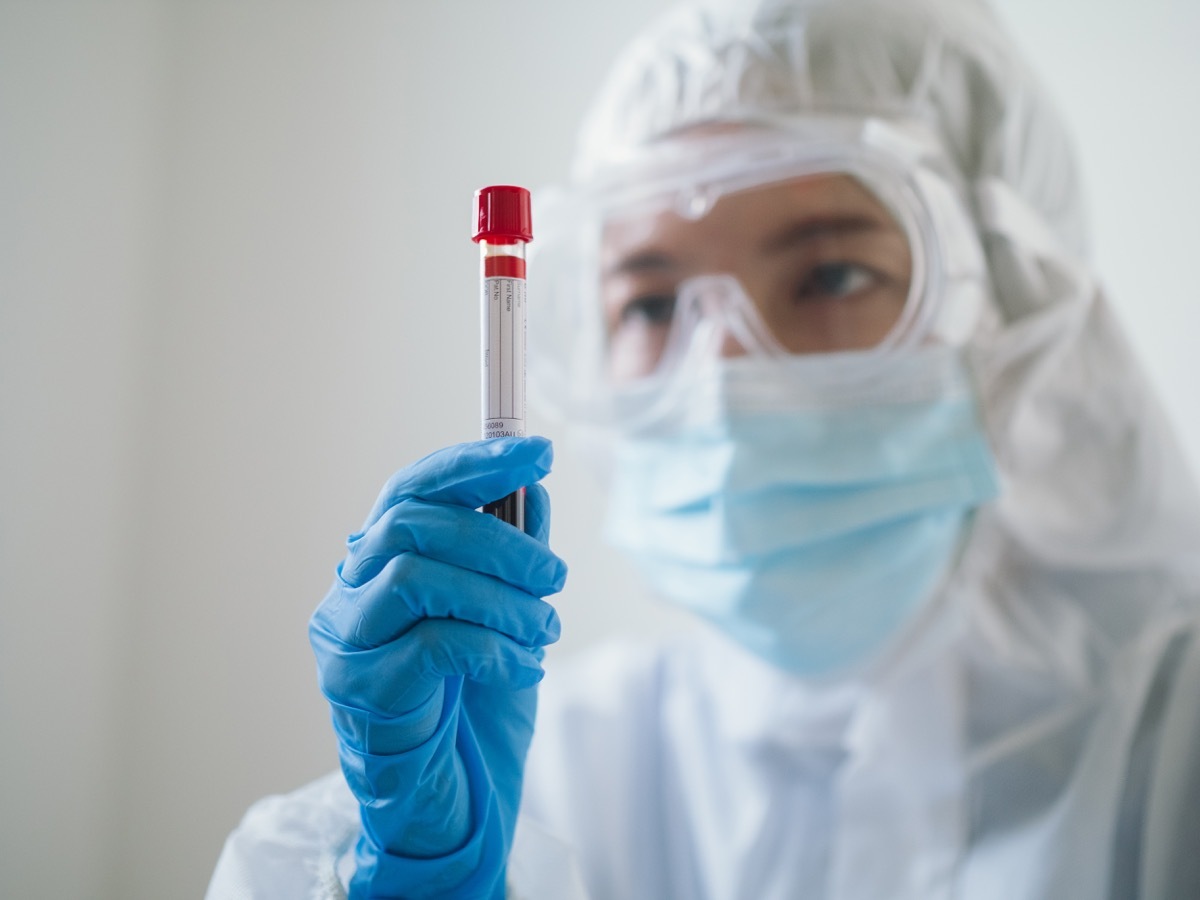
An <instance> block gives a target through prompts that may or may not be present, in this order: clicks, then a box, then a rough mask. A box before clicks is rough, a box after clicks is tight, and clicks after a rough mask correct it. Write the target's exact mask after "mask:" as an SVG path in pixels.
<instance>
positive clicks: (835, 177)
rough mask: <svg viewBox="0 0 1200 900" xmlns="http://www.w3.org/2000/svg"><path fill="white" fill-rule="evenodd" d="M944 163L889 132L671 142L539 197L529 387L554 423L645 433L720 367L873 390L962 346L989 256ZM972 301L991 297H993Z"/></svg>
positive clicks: (801, 130) (764, 132)
mask: <svg viewBox="0 0 1200 900" xmlns="http://www.w3.org/2000/svg"><path fill="white" fill-rule="evenodd" d="M946 171H947V169H946V167H945V166H943V165H941V163H940V157H938V155H937V152H936V146H935V145H934V144H933V143H932V142H931V141H929V140H928V139H926V138H924V136H923V133H922V132H920V131H919V130H917V131H915V132H909V131H906V130H905V129H903V128H900V127H897V126H896V125H895V124H894V123H890V122H884V121H882V120H879V119H869V118H868V119H863V118H830V119H814V120H810V121H807V122H805V123H804V124H803V125H802V126H798V125H795V124H792V125H789V126H788V127H786V128H785V127H779V126H758V125H756V126H749V125H739V126H736V127H726V128H722V129H719V130H711V131H699V130H698V131H695V132H690V133H688V134H686V135H682V136H679V137H676V138H672V139H669V140H663V141H660V142H657V143H655V144H653V145H651V146H649V147H647V148H645V149H644V150H642V151H640V152H639V154H638V155H637V156H636V158H631V159H629V160H628V161H626V162H625V163H623V164H622V165H619V166H616V167H614V168H613V169H612V170H610V171H609V172H608V173H607V174H606V175H605V176H604V177H601V178H598V179H595V180H594V181H593V182H592V183H591V184H589V185H588V186H587V187H586V188H584V189H576V190H574V191H572V192H562V193H559V194H551V195H549V196H547V195H546V194H543V195H542V196H541V197H538V198H536V202H537V208H536V209H535V219H536V221H537V222H538V227H539V239H538V241H536V242H535V244H534V247H535V248H536V250H535V255H534V257H533V259H532V260H531V276H530V298H531V299H530V318H529V325H528V328H529V346H530V349H529V369H530V376H531V385H530V386H531V388H532V391H533V393H534V394H535V397H536V398H537V399H539V400H540V401H541V403H542V405H543V406H548V407H550V408H551V410H552V411H556V412H558V414H559V415H561V416H562V417H564V418H566V419H568V420H573V421H576V422H590V423H592V424H595V425H600V426H618V427H623V428H635V429H637V428H642V427H646V426H652V425H653V424H654V422H655V421H656V420H659V419H661V418H663V417H664V416H667V415H669V413H670V408H671V406H672V404H674V403H676V402H677V400H678V398H679V397H681V396H683V395H684V394H686V391H687V388H688V385H689V384H692V383H695V382H696V381H697V379H698V377H699V375H700V374H701V373H702V372H704V371H705V370H709V369H711V368H712V367H713V366H714V364H716V363H717V362H718V361H720V360H728V359H730V358H735V357H743V356H751V357H756V358H762V359H778V360H780V361H781V362H785V363H786V365H787V366H788V367H789V368H791V369H800V370H803V371H804V373H805V375H804V376H803V377H809V378H812V379H816V380H820V379H834V380H838V379H840V380H845V379H853V378H861V377H864V376H868V377H869V376H871V375H872V374H873V373H875V374H877V373H878V367H879V366H880V365H883V364H886V361H887V360H888V359H890V358H893V357H894V356H895V355H896V354H900V353H904V352H905V351H906V350H908V349H910V348H912V347H914V346H917V345H919V344H921V343H924V342H927V341H930V340H941V341H947V342H961V340H962V339H963V338H964V336H965V333H966V332H967V331H969V329H970V327H971V324H972V322H973V320H974V317H975V315H977V312H978V306H979V304H978V302H977V301H978V296H977V297H976V298H975V301H970V300H966V299H963V298H956V302H955V304H954V308H952V309H951V310H949V312H948V311H947V303H946V302H945V300H946V294H947V286H948V284H952V283H955V282H958V281H962V280H963V277H964V275H965V276H967V280H969V281H972V282H973V283H974V284H975V285H976V286H977V287H979V286H981V285H982V283H983V281H984V278H983V270H984V267H983V263H982V255H981V253H980V251H979V248H978V244H977V241H976V239H975V229H974V228H973V226H972V225H971V222H970V217H969V215H968V214H967V212H966V210H965V209H964V208H963V206H962V204H961V203H960V202H959V201H958V199H957V198H958V193H957V192H956V191H955V190H954V189H953V187H952V185H951V183H950V181H949V180H948V178H947V176H946V174H945V172H946ZM979 293H980V292H979V291H976V294H979Z"/></svg>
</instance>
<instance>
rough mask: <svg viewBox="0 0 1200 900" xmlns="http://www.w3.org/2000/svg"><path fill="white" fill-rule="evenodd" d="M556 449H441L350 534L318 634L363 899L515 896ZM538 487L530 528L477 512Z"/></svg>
mask: <svg viewBox="0 0 1200 900" xmlns="http://www.w3.org/2000/svg"><path fill="white" fill-rule="evenodd" d="M551 456H552V452H551V446H550V442H549V441H547V440H546V439H544V438H536V437H530V438H501V439H495V440H489V441H479V442H475V443H469V444H460V445H458V446H455V447H449V448H447V449H445V450H440V451H438V452H436V453H433V454H431V455H429V456H427V457H425V458H424V459H422V460H420V461H419V462H416V463H414V464H413V465H411V466H409V467H408V468H406V469H402V470H401V471H399V472H398V473H396V475H394V476H393V477H392V479H391V480H390V481H389V482H388V484H387V486H386V487H385V488H384V490H383V492H382V493H381V494H380V496H379V499H378V500H377V501H376V502H375V507H374V509H372V510H371V514H370V515H369V516H368V517H367V522H366V525H365V526H364V528H363V531H362V532H361V533H360V534H356V535H351V537H350V539H349V541H348V547H349V549H348V552H347V554H346V558H345V559H344V560H343V561H342V562H341V563H340V564H339V566H338V569H337V577H336V578H335V579H334V584H333V588H332V589H331V590H330V592H329V595H328V596H327V597H326V598H325V600H324V601H323V602H322V603H321V605H320V606H319V607H318V608H317V611H316V612H315V613H314V614H313V617H312V621H311V623H310V626H309V637H310V640H311V642H312V647H313V651H314V653H315V654H316V657H317V667H318V673H319V680H320V685H321V691H322V692H323V693H324V694H325V696H326V698H327V699H328V700H329V703H330V705H331V707H332V710H333V726H334V731H335V733H336V735H337V740H338V755H339V757H340V760H341V765H342V771H343V772H344V773H345V776H346V780H347V782H348V783H349V785H350V789H351V791H353V793H354V795H355V797H357V798H358V802H359V805H360V807H361V811H362V826H363V830H362V835H361V837H360V839H359V842H358V845H357V848H356V856H357V863H358V868H357V872H356V874H355V876H354V879H353V881H352V883H351V889H350V893H351V897H352V898H356V900H357V898H360V897H364V898H365V897H400V896H403V897H423V898H425V897H455V898H467V897H470V898H475V897H479V898H485V897H502V896H503V894H504V873H505V864H506V861H507V858H508V851H509V848H510V847H511V845H512V835H513V827H514V824H515V821H516V815H517V806H518V803H519V800H520V796H521V781H522V775H523V770H524V764H525V754H526V751H527V750H528V748H529V741H530V737H531V736H532V733H533V720H534V712H535V707H536V689H535V688H534V685H536V684H537V682H538V681H540V680H541V677H542V668H541V658H542V648H543V647H544V646H545V645H546V644H549V643H552V642H553V641H555V640H556V639H557V638H558V633H559V621H558V615H557V614H556V613H555V611H554V608H553V607H552V606H550V605H549V604H548V603H546V602H544V601H543V600H542V599H541V598H542V597H545V596H548V595H550V594H554V593H557V592H558V591H560V590H561V589H562V586H563V582H564V580H565V578H566V565H565V564H564V563H563V562H562V560H560V559H559V558H558V557H557V556H555V555H554V554H553V553H552V552H551V551H550V549H549V547H548V546H547V545H546V538H547V535H548V532H549V514H550V507H549V498H548V496H547V494H546V491H545V488H543V487H542V486H541V485H540V484H538V483H537V482H538V481H539V480H540V479H541V478H542V477H543V476H545V475H546V473H547V472H549V470H550V462H551ZM522 486H526V498H525V503H526V512H525V518H526V527H527V529H528V532H529V533H528V534H523V533H521V532H520V531H519V530H517V529H516V528H514V527H512V526H511V525H508V524H506V523H504V522H501V521H500V520H499V519H496V518H495V517H493V516H490V515H486V514H484V513H481V512H477V511H476V508H477V507H480V506H482V505H483V504H484V503H486V502H490V501H492V500H496V499H499V498H500V497H503V496H505V495H506V494H508V493H510V492H511V491H514V490H516V489H517V488H520V487H522Z"/></svg>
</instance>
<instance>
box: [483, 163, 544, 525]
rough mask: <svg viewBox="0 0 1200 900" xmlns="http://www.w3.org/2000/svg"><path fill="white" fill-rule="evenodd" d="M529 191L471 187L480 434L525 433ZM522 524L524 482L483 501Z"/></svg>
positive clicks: (488, 510)
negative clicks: (480, 354) (479, 343)
mask: <svg viewBox="0 0 1200 900" xmlns="http://www.w3.org/2000/svg"><path fill="white" fill-rule="evenodd" d="M529 207H530V204H529V191H527V190H526V189H525V188H522V187H516V186H514V185H507V184H496V185H491V186H490V187H485V188H481V189H479V190H478V191H476V192H475V206H474V222H473V225H474V234H473V236H472V240H474V241H475V242H476V243H477V244H478V245H479V275H480V292H481V298H482V303H481V305H480V320H481V321H480V325H481V327H480V334H481V337H482V351H483V370H482V375H483V378H482V384H481V388H482V395H483V397H482V399H483V403H482V407H483V437H484V438H496V437H509V436H519V437H523V436H524V435H525V245H526V244H527V243H528V242H529V241H531V240H533V229H532V226H531V218H532V217H531V215H530V208H529ZM483 511H484V512H486V513H490V514H491V515H494V516H496V517H497V518H499V519H501V520H502V521H505V522H508V523H509V524H510V525H515V526H516V527H517V528H520V529H521V530H522V531H524V530H525V488H520V489H519V490H516V491H514V492H513V493H511V494H509V495H508V496H507V497H502V498H500V499H499V500H495V501H493V502H491V503H487V504H485V505H484V507H483Z"/></svg>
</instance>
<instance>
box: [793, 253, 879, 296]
mask: <svg viewBox="0 0 1200 900" xmlns="http://www.w3.org/2000/svg"><path fill="white" fill-rule="evenodd" d="M878 281H879V276H878V275H877V274H876V273H875V272H874V270H872V269H869V268H867V267H866V266H861V265H859V264H857V263H850V262H833V263H822V264H821V265H817V266H813V268H811V269H809V270H808V272H807V274H806V275H805V277H804V279H803V280H802V281H801V282H800V284H799V285H798V286H797V288H796V299H797V300H836V299H838V298H839V297H848V296H850V295H852V294H857V293H859V292H860V291H865V290H867V289H868V288H870V287H873V286H874V285H875V284H876V283H878Z"/></svg>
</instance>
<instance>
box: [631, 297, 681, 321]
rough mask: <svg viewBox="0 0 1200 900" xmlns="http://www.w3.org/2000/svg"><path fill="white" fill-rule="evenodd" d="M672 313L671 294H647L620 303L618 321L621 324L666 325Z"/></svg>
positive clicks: (672, 298) (673, 300)
mask: <svg viewBox="0 0 1200 900" xmlns="http://www.w3.org/2000/svg"><path fill="white" fill-rule="evenodd" d="M673 315H675V296H674V295H673V294H648V295H645V296H642V297H634V298H633V299H632V300H630V301H628V302H627V303H625V304H624V305H622V307H621V311H620V313H619V315H618V321H619V323H620V324H621V325H667V324H668V323H670V321H671V317H672V316H673Z"/></svg>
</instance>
